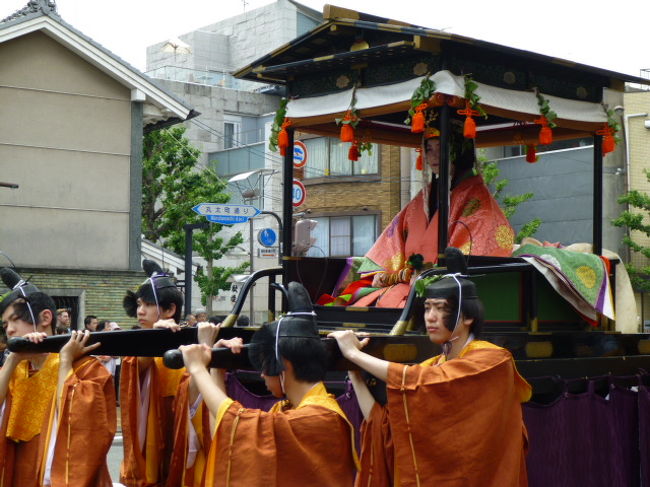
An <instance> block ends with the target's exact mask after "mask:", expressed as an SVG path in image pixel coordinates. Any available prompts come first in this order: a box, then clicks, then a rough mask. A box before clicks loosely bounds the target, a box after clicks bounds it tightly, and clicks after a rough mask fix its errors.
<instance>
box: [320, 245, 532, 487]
mask: <svg viewBox="0 0 650 487" xmlns="http://www.w3.org/2000/svg"><path fill="white" fill-rule="evenodd" d="M454 250H456V251H457V249H454ZM447 252H449V249H448V250H447ZM447 252H446V253H447ZM456 258H457V260H456V264H454V263H453V260H454V257H452V256H451V255H450V256H449V257H448V259H447V265H448V269H449V270H450V272H452V274H449V275H447V276H444V277H443V278H442V279H439V280H436V281H435V282H434V281H429V282H426V281H425V283H426V286H425V288H424V292H423V295H422V296H421V298H422V299H423V300H424V309H425V311H424V319H425V324H426V329H427V333H428V334H429V337H430V339H431V341H432V342H435V343H438V344H440V345H442V350H443V353H442V354H441V355H438V356H436V357H433V358H431V359H429V360H426V361H425V362H423V363H421V364H419V365H405V364H397V363H391V362H386V361H384V360H380V359H378V358H375V357H372V356H370V355H368V354H366V353H364V352H363V351H362V350H361V349H362V348H363V346H364V345H365V343H367V341H368V340H369V339H368V338H364V339H363V340H361V341H360V340H359V339H358V338H357V335H355V334H354V333H353V332H351V331H337V332H334V333H332V334H331V335H330V336H331V337H333V338H336V340H337V341H338V343H339V348H340V349H341V352H342V353H343V355H344V356H345V357H346V358H347V359H348V360H350V361H351V362H353V363H355V364H356V365H358V366H359V367H361V368H362V369H364V370H366V371H368V372H370V373H371V374H372V375H374V376H375V377H377V378H379V379H381V380H384V381H386V383H387V396H388V401H387V404H386V406H385V407H382V406H380V405H379V404H378V403H376V402H375V401H374V399H373V397H372V396H371V395H370V392H369V391H368V388H367V387H366V384H365V383H364V382H363V381H362V380H361V379H360V377H359V376H358V375H356V376H353V385H354V387H355V392H356V394H357V397H358V399H359V404H360V406H361V409H362V411H363V413H364V417H365V418H366V422H365V424H364V426H363V429H364V431H363V440H362V452H361V458H362V470H361V475H360V476H359V478H358V479H357V484H356V485H357V486H364V487H366V486H400V487H401V486H404V487H407V486H408V487H410V486H422V487H424V486H429V485H431V486H434V485H445V486H463V487H521V486H525V485H527V477H526V464H525V451H526V445H527V440H526V429H525V426H524V423H523V419H522V411H521V403H522V402H525V401H527V400H528V399H530V394H531V389H530V386H529V385H528V383H527V382H526V381H525V380H524V379H522V377H521V376H520V375H519V373H518V372H517V369H516V368H515V364H514V361H513V359H512V356H511V355H510V352H508V351H507V350H505V349H503V348H500V347H497V346H496V345H493V344H491V343H488V342H484V341H480V340H477V339H476V338H477V336H478V334H479V333H480V329H481V326H482V324H483V306H482V304H481V302H480V300H479V298H478V295H477V294H476V287H475V285H474V283H473V282H472V281H470V280H468V279H465V278H463V277H462V276H461V274H460V273H454V268H456V269H462V267H463V266H464V264H463V263H462V262H463V261H462V254H460V252H458V254H457V255H456ZM455 266H457V267H455Z"/></svg>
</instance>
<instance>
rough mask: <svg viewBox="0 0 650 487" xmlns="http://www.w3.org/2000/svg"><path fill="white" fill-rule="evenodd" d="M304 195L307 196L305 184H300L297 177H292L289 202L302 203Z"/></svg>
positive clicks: (296, 204)
mask: <svg viewBox="0 0 650 487" xmlns="http://www.w3.org/2000/svg"><path fill="white" fill-rule="evenodd" d="M306 197H307V190H306V189H305V185H304V184H302V183H301V182H300V181H298V180H297V179H294V180H293V188H292V191H291V202H292V203H293V206H300V205H302V204H303V203H304V202H305V198H306Z"/></svg>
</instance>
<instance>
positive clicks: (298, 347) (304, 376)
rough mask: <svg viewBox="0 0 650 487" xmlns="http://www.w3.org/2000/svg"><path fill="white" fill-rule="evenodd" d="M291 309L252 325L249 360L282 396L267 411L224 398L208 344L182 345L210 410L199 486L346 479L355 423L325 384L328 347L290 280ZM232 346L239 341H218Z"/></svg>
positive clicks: (350, 473) (327, 483)
mask: <svg viewBox="0 0 650 487" xmlns="http://www.w3.org/2000/svg"><path fill="white" fill-rule="evenodd" d="M287 299H288V303H289V309H290V311H289V313H288V314H287V315H286V316H285V317H283V318H281V319H280V320H278V321H276V322H273V323H267V324H265V325H264V326H262V328H260V330H259V331H257V332H256V333H255V335H254V337H253V339H252V344H251V345H250V346H249V349H248V355H249V357H250V359H251V362H252V363H253V364H254V365H255V367H257V368H258V369H259V370H261V371H262V377H263V378H264V381H265V383H266V386H267V387H268V389H269V390H270V391H271V392H272V393H273V395H275V396H276V397H284V396H286V398H287V399H286V400H285V401H282V402H279V403H277V404H276V405H275V406H274V407H273V408H272V409H271V411H269V412H263V411H260V410H257V409H246V408H244V407H243V406H242V405H241V404H239V403H237V402H235V401H233V400H232V399H230V398H228V396H227V395H226V388H225V381H224V375H223V371H222V370H215V374H214V376H213V377H211V375H210V372H209V371H208V369H207V367H206V366H207V365H208V363H209V361H210V357H211V354H210V348H209V347H207V346H205V345H189V346H183V347H180V349H181V350H182V352H183V358H184V360H185V364H186V367H187V370H188V372H189V373H190V374H191V375H192V376H193V377H194V379H195V380H196V383H197V386H198V388H199V390H200V391H201V394H202V395H203V398H204V400H205V402H206V404H207V406H208V408H209V409H210V412H211V413H212V414H214V415H215V417H216V430H215V436H214V438H213V440H212V446H211V448H210V454H209V457H208V464H207V467H206V478H205V485H206V486H208V487H216V486H219V487H256V486H258V487H267V486H281V485H282V486H284V485H286V486H297V485H309V486H310V487H331V486H337V487H338V486H341V487H345V486H351V485H352V484H353V482H354V476H355V473H356V463H357V459H356V453H355V449H354V444H353V443H354V430H353V428H352V425H351V424H350V422H349V421H348V419H347V418H346V416H345V414H344V413H343V411H342V410H341V409H340V407H339V406H338V403H337V402H336V400H335V399H334V397H333V396H331V395H329V394H327V392H326V390H325V386H324V385H323V382H322V381H323V378H324V377H325V372H326V364H327V353H326V350H325V348H324V346H323V344H322V343H321V340H320V337H319V334H318V329H317V328H316V320H315V315H314V312H313V309H312V305H311V301H310V300H309V296H308V294H307V291H306V290H305V289H304V288H303V287H302V286H301V285H300V284H298V283H295V282H292V283H289V290H288V293H287ZM220 346H227V347H229V348H231V349H233V351H235V352H239V350H240V349H241V340H240V339H238V338H235V339H231V340H219V341H218V342H217V347H220Z"/></svg>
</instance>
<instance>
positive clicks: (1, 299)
mask: <svg viewBox="0 0 650 487" xmlns="http://www.w3.org/2000/svg"><path fill="white" fill-rule="evenodd" d="M0 278H2V282H3V283H4V285H5V286H7V287H8V288H9V289H10V291H9V292H8V293H6V294H4V295H2V296H0V315H1V314H2V313H4V312H5V310H6V309H7V308H8V307H9V306H10V305H11V303H13V302H14V301H16V300H17V299H21V298H22V299H24V300H25V302H26V303H27V306H28V308H29V312H30V314H31V315H32V320H33V321H34V325H36V319H35V316H34V313H33V312H32V307H31V306H30V305H29V297H30V296H31V295H32V294H36V293H40V292H41V291H40V290H39V289H38V288H37V287H36V286H34V285H33V284H30V283H29V282H27V281H25V280H24V279H23V278H22V277H20V275H19V274H18V273H17V272H16V271H14V270H13V269H10V268H8V267H3V268H2V269H0Z"/></svg>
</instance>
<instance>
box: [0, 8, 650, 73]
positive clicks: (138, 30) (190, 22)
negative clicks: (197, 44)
mask: <svg viewBox="0 0 650 487" xmlns="http://www.w3.org/2000/svg"><path fill="white" fill-rule="evenodd" d="M56 3H57V6H58V11H59V14H60V15H61V16H62V17H63V19H64V20H65V21H66V22H68V23H69V24H72V25H73V26H74V27H76V28H77V29H78V30H80V31H81V32H83V33H84V34H86V35H87V36H89V37H91V38H92V39H94V40H95V41H97V42H99V43H100V44H102V45H103V46H104V47H106V48H107V49H109V50H110V51H112V52H114V53H115V54H117V55H118V56H120V57H121V58H123V59H125V60H126V61H128V62H129V63H130V64H132V65H133V66H135V67H137V68H139V69H141V70H143V71H144V70H145V57H146V48H147V46H148V45H151V44H155V43H157V42H162V41H165V40H167V39H170V38H172V37H178V36H180V35H182V34H184V33H187V32H189V31H192V30H195V29H198V28H200V27H203V26H206V25H209V24H211V23H214V22H217V21H219V20H222V19H225V18H228V17H232V16H234V15H238V14H240V13H243V12H244V11H249V10H252V9H254V8H257V7H260V6H262V5H266V4H268V3H271V1H269V0H57V2H56ZM301 3H303V4H304V5H307V6H308V7H311V8H313V9H315V10H318V11H322V8H323V5H324V3H323V2H321V1H318V0H302V1H301ZM332 3H333V4H334V5H338V6H341V7H346V8H351V9H354V10H359V11H362V12H367V13H371V14H374V15H379V16H382V17H388V18H392V19H396V20H402V21H405V22H409V23H412V24H417V25H421V26H424V27H431V28H436V29H443V30H445V31H447V32H451V33H454V34H462V35H465V36H469V37H474V38H477V39H481V40H485V41H490V42H495V43H497V44H503V45H506V46H510V47H516V48H519V49H524V50H528V51H534V52H538V53H541V54H546V55H550V56H555V57H559V58H563V59H567V60H570V61H575V62H579V63H583V64H588V65H592V66H597V67H600V68H605V69H609V70H612V71H618V72H622V73H627V74H631V75H635V76H638V75H639V72H640V70H641V69H644V68H650V48H649V47H648V46H649V45H650V24H648V22H647V19H648V14H650V4H649V2H648V0H618V1H612V0H607V1H605V0H543V1H536V2H534V1H526V0H523V1H522V0H492V1H486V0H457V1H451V2H444V3H443V2H440V1H439V0H399V1H395V0H393V1H387V0H332ZM26 4H27V0H0V18H4V17H6V16H8V15H10V14H12V13H13V12H14V11H16V10H18V9H19V8H22V7H23V6H25V5H26Z"/></svg>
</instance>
